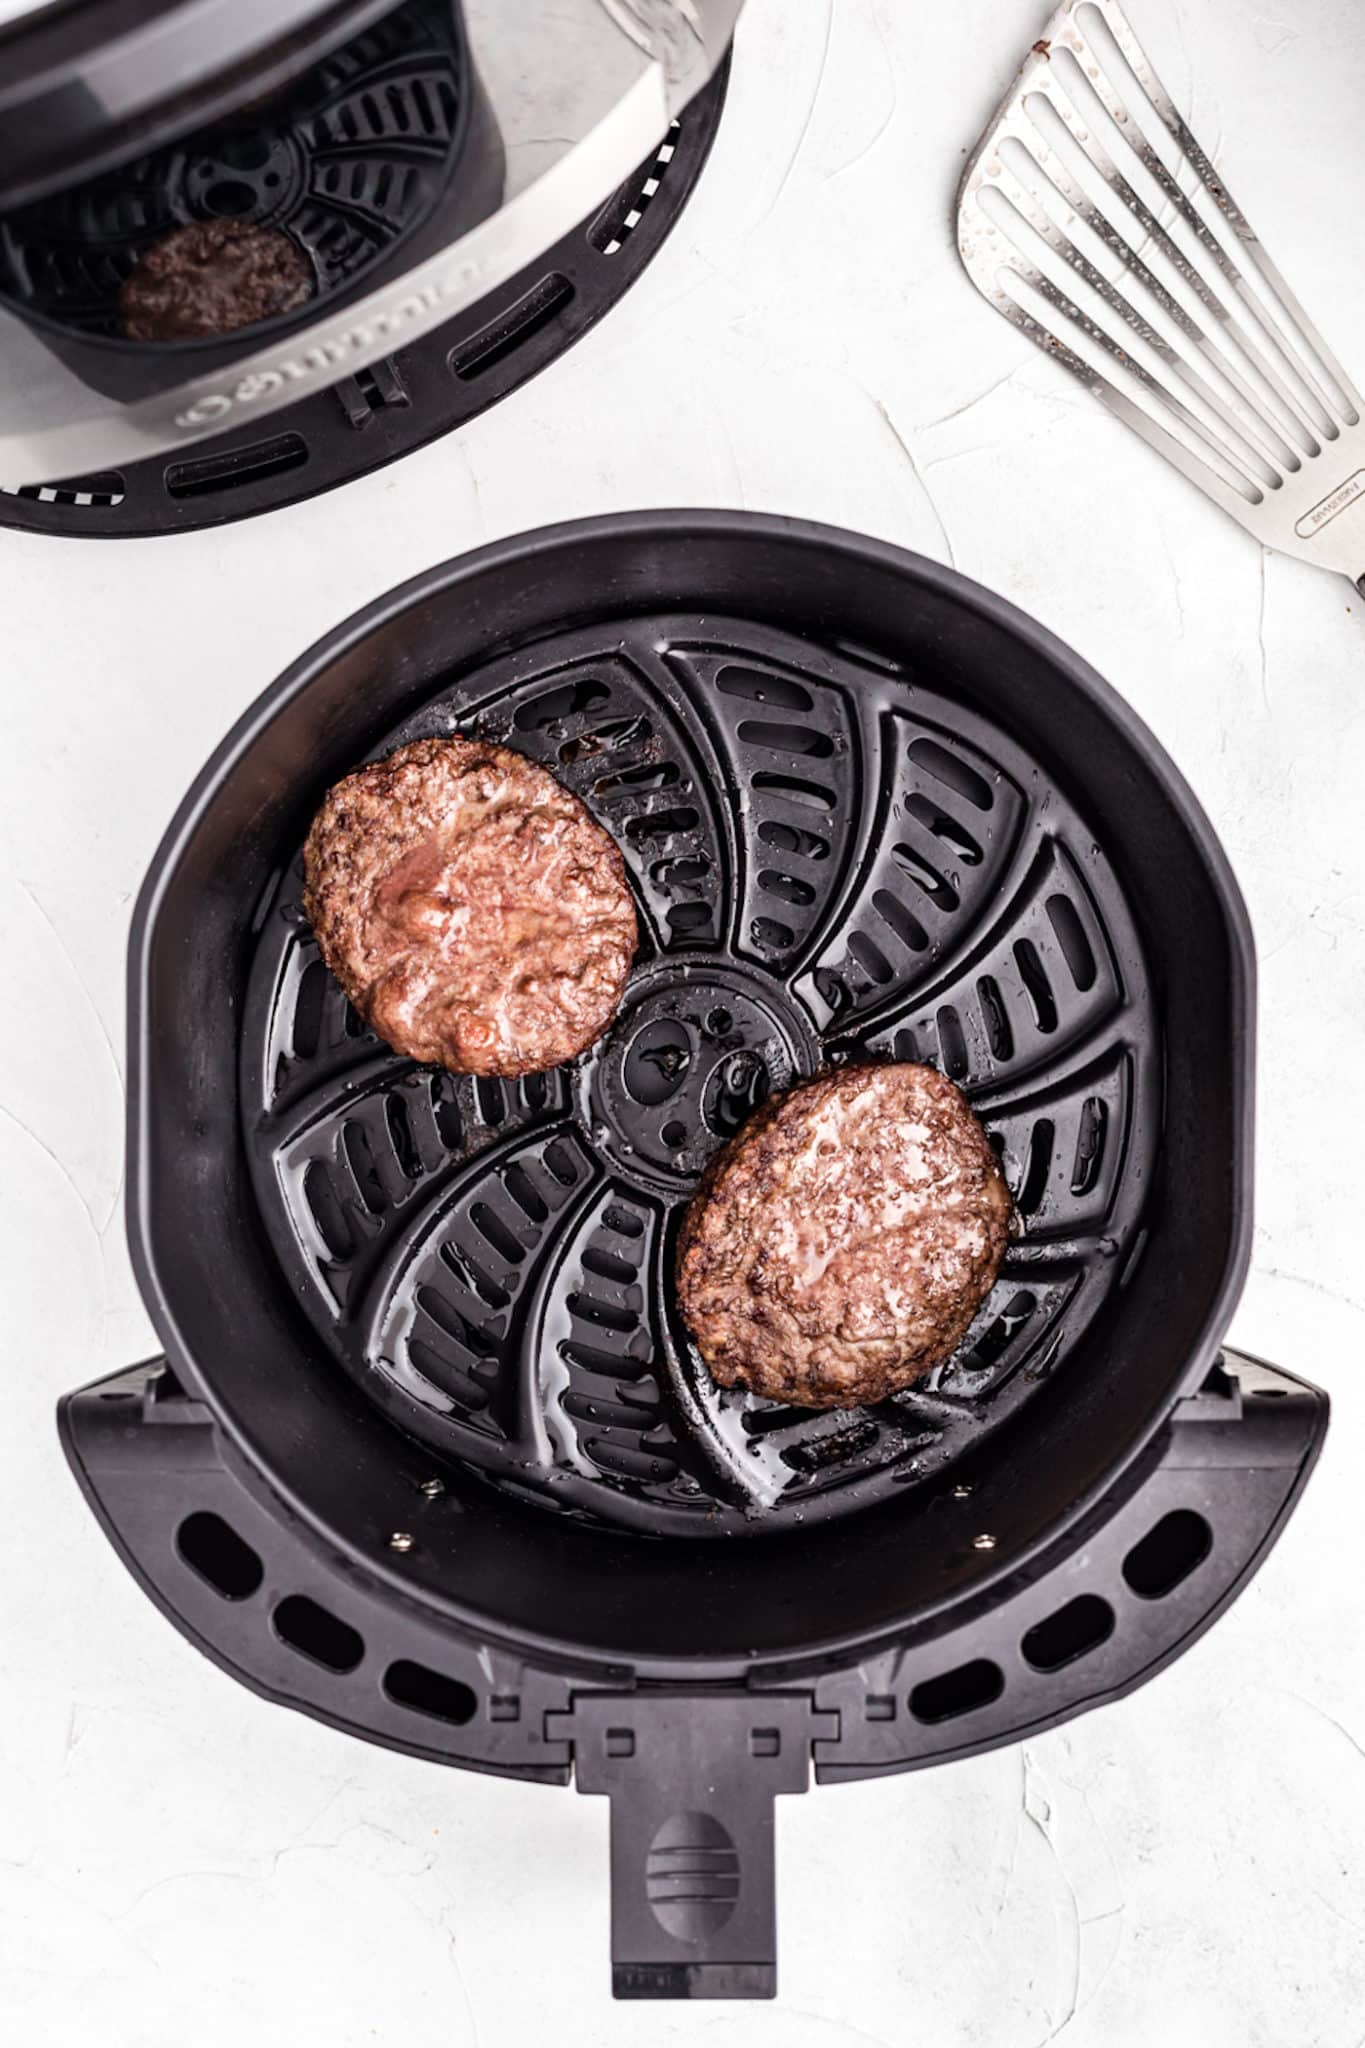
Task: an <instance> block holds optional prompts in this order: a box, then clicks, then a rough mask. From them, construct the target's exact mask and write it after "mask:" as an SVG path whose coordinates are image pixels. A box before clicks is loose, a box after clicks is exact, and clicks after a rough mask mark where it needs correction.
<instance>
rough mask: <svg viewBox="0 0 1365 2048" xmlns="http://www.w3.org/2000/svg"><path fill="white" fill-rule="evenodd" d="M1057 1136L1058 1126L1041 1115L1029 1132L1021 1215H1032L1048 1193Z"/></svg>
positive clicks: (1020, 1206)
mask: <svg viewBox="0 0 1365 2048" xmlns="http://www.w3.org/2000/svg"><path fill="white" fill-rule="evenodd" d="M1055 1137H1056V1128H1055V1126H1054V1124H1053V1122H1052V1119H1051V1117H1046V1116H1040V1117H1039V1119H1038V1121H1037V1123H1036V1124H1035V1125H1034V1126H1033V1129H1032V1131H1031V1132H1030V1133H1029V1146H1028V1163H1027V1165H1026V1166H1025V1168H1024V1180H1023V1185H1022V1186H1021V1187H1020V1189H1019V1211H1020V1214H1021V1215H1024V1216H1031V1215H1032V1214H1033V1212H1034V1210H1035V1209H1036V1208H1037V1207H1038V1205H1039V1203H1040V1202H1041V1201H1042V1199H1043V1196H1044V1195H1045V1194H1046V1193H1047V1184H1048V1179H1049V1176H1050V1175H1051V1172H1052V1145H1053V1140H1054V1139H1055Z"/></svg>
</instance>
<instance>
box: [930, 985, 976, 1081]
mask: <svg viewBox="0 0 1365 2048" xmlns="http://www.w3.org/2000/svg"><path fill="white" fill-rule="evenodd" d="M934 1022H935V1024H936V1026H937V1029H938V1046H939V1052H940V1053H941V1055H942V1058H943V1071H944V1073H945V1074H946V1075H947V1076H948V1078H949V1080H950V1081H962V1080H965V1079H966V1077H967V1074H968V1072H969V1071H970V1068H971V1060H970V1059H969V1057H968V1054H967V1038H966V1033H965V1032H964V1031H963V1029H962V1019H961V1018H960V1017H959V1016H958V1014H957V1011H956V1010H955V1009H954V1008H953V1006H952V1004H951V1003H945V1004H944V1006H943V1008H942V1009H941V1010H940V1011H939V1013H938V1016H937V1017H936V1018H935V1020H934Z"/></svg>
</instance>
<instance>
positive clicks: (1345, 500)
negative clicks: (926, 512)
mask: <svg viewBox="0 0 1365 2048" xmlns="http://www.w3.org/2000/svg"><path fill="white" fill-rule="evenodd" d="M957 241H958V249H959V252H960V253H961V256H962V260H963V263H964V264H965V265H966V268H967V271H968V274H969V275H970V277H971V279H972V282H973V283H974V284H975V285H976V286H977V288H978V289H979V290H980V291H981V292H983V293H984V294H985V296H986V297H987V298H988V299H989V300H990V302H991V304H992V305H993V306H994V307H995V308H996V310H997V311H998V312H1000V313H1002V314H1003V315H1004V316H1005V318H1006V319H1007V320H1010V321H1012V322H1013V324H1014V325H1015V326H1016V327H1018V328H1019V329H1020V330H1021V332H1022V333H1024V334H1026V335H1028V337H1029V339H1030V340H1031V341H1033V342H1034V343H1036V344H1037V346H1038V347H1039V348H1041V349H1043V350H1045V351H1046V352H1047V353H1048V354H1049V355H1052V356H1054V357H1055V358H1056V359H1057V361H1058V362H1060V363H1061V364H1062V365H1063V366H1064V367H1065V368H1066V369H1068V370H1070V372H1071V374H1072V375H1073V377H1076V378H1077V379H1078V380H1079V381H1080V382H1081V383H1082V384H1084V385H1085V386H1086V388H1087V389H1088V390H1089V391H1091V392H1093V393H1094V395H1095V397H1096V398H1098V399H1099V400H1100V402H1101V403H1102V404H1103V405H1105V406H1107V407H1108V409H1109V411H1110V412H1112V413H1113V414H1114V415H1115V417H1116V418H1118V419H1120V420H1122V421H1123V422H1124V423H1125V424H1126V425H1127V426H1130V427H1132V428H1133V429H1134V430H1135V431H1136V432H1137V433H1139V434H1141V436H1142V437H1143V439H1144V440H1145V441H1146V442H1148V443H1149V445H1150V446H1151V447H1153V448H1155V449H1156V450H1157V452H1158V453H1159V454H1161V455H1164V456H1165V457H1166V459H1167V460H1168V461H1169V462H1172V463H1174V464H1175V466H1176V468H1177V469H1179V470H1180V471H1181V472H1182V474H1183V475H1185V476H1186V477H1188V478H1189V480H1190V481H1191V483H1195V484H1198V485H1199V487H1200V489H1201V490H1203V491H1204V492H1206V493H1207V495H1208V496H1209V497H1211V498H1212V499H1213V500H1214V502H1215V504H1218V505H1221V506H1222V507H1223V509H1224V511H1226V512H1230V513H1231V514H1232V516H1233V518H1234V519H1237V520H1240V522H1241V524H1242V525H1243V526H1245V527H1246V528H1247V530H1248V532H1250V533H1252V534H1254V535H1255V536H1256V538H1257V539H1258V540H1260V541H1261V542H1262V543H1263V544H1264V545H1265V546H1267V547H1273V548H1278V549H1280V550H1281V551H1282V552H1283V553H1285V554H1291V555H1298V556H1301V557H1302V558H1303V559H1304V560H1305V561H1310V562H1316V563H1318V564H1319V565H1320V566H1321V567H1323V568H1328V569H1336V570H1338V571H1340V572H1341V573H1342V574H1343V575H1346V576H1349V577H1351V579H1352V580H1353V581H1355V582H1357V583H1360V581H1361V578H1362V572H1363V571H1365V426H1362V423H1361V401H1360V398H1359V397H1358V395H1357V394H1356V392H1355V390H1354V389H1353V387H1352V385H1351V383H1350V381H1349V379H1348V378H1347V376H1346V373H1345V371H1344V370H1343V369H1342V368H1341V366H1340V364H1339V363H1338V362H1337V361H1336V359H1335V357H1334V356H1333V355H1332V354H1331V353H1330V352H1329V350H1328V349H1327V347H1326V345H1325V343H1324V342H1323V340H1322V338H1321V336H1320V335H1319V334H1318V332H1317V330H1316V328H1314V327H1313V325H1312V323H1311V322H1310V321H1309V319H1308V318H1307V316H1306V314H1305V313H1304V311H1303V309H1302V308H1301V307H1300V305H1299V304H1298V301H1297V300H1296V299H1295V298H1294V297H1293V295H1292V294H1291V292H1290V291H1289V289H1288V287H1287V286H1286V284H1285V282H1284V279H1283V278H1282V277H1281V276H1280V273H1279V271H1278V270H1277V269H1276V268H1275V265H1274V264H1273V263H1272V262H1271V260H1270V258H1269V257H1268V256H1267V255H1266V253H1265V250H1264V248H1263V247H1262V246H1261V243H1260V242H1259V240H1258V239H1257V237H1256V235H1255V233H1254V231H1253V229H1252V227H1251V224H1250V222H1249V221H1248V220H1247V218H1246V215H1245V214H1244V213H1243V212H1242V211H1241V209H1240V208H1239V207H1238V205H1237V204H1236V202H1235V200H1234V199H1233V197H1232V194H1231V193H1230V192H1229V191H1228V189H1227V186H1226V185H1225V184H1224V183H1223V181H1222V179H1221V177H1220V176H1219V174H1218V173H1217V171H1215V169H1214V166H1213V164H1212V163H1211V161H1210V160H1209V158H1208V156H1206V154H1205V153H1204V151H1203V150H1202V149H1201V148H1200V146H1199V144H1198V143H1197V142H1196V140H1195V138H1194V136H1193V135H1192V134H1191V132H1190V129H1189V126H1188V124H1187V123H1186V121H1185V119H1184V117H1183V116H1182V115H1181V114H1180V113H1179V112H1178V110H1177V108H1176V106H1175V103H1174V102H1173V100H1172V99H1171V97H1170V94H1169V93H1168V92H1167V91H1166V88H1165V87H1164V86H1163V85H1162V83H1161V80H1160V79H1159V78H1158V76H1157V74H1156V72H1155V71H1154V70H1153V68H1152V66H1151V64H1150V63H1149V62H1148V60H1147V58H1146V56H1145V55H1144V53H1143V51H1142V49H1141V47H1140V45H1139V44H1138V41H1137V38H1136V37H1135V36H1134V34H1133V31H1132V29H1131V27H1130V26H1129V24H1128V22H1127V20H1126V19H1125V18H1124V15H1123V13H1122V11H1121V10H1120V8H1119V7H1118V6H1117V5H1116V4H1115V0H1064V4H1063V5H1062V6H1061V7H1059V8H1058V9H1057V11H1056V13H1055V14H1054V15H1053V16H1052V19H1051V20H1050V21H1049V23H1048V25H1047V27H1046V28H1045V30H1044V31H1043V34H1042V35H1041V36H1040V38H1039V39H1038V41H1037V42H1035V43H1034V45H1033V48H1032V50H1031V51H1030V53H1029V55H1028V57H1027V58H1026V59H1025V62H1024V67H1023V69H1022V71H1021V72H1020V74H1019V76H1018V78H1017V79H1016V81H1015V83H1014V85H1013V87H1012V88H1011V90H1010V91H1009V93H1008V94H1007V95H1006V97H1005V99H1004V100H1003V102H1002V103H1001V105H1000V107H999V108H998V109H997V111H996V113H995V115H994V117H993V119H992V121H991V123H990V126H989V127H988V128H987V130H986V133H985V135H984V136H983V137H982V139H981V141H980V143H979V144H978V146H977V148H976V150H975V152H974V153H973V155H972V157H971V159H970V161H969V163H968V165H967V168H966V171H965V173H964V175H963V180H962V185H961V188H960V190H959V193H958V214H957Z"/></svg>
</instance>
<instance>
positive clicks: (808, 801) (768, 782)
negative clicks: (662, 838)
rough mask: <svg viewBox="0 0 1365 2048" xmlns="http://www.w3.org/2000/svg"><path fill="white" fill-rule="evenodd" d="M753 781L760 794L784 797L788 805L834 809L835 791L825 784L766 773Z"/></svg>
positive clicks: (793, 776)
mask: <svg viewBox="0 0 1365 2048" xmlns="http://www.w3.org/2000/svg"><path fill="white" fill-rule="evenodd" d="M751 779H752V783H753V787H754V788H755V789H756V790H758V791H759V792H760V794H763V795H770V796H778V797H784V798H785V799H786V801H787V802H788V803H790V804H804V805H805V806H806V807H807V808H808V809H810V810H816V811H832V810H833V809H834V801H835V799H834V791H833V790H832V789H827V788H826V787H825V785H824V783H823V782H807V781H805V780H804V778H803V777H801V776H799V775H770V774H768V773H767V772H766V771H765V772H763V773H761V774H758V775H755V776H753V777H752V778H751ZM695 815H696V814H695V812H694V813H693V816H694V817H695Z"/></svg>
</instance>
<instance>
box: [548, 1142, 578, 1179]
mask: <svg viewBox="0 0 1365 2048" xmlns="http://www.w3.org/2000/svg"><path fill="white" fill-rule="evenodd" d="M545 1164H546V1165H547V1166H548V1167H549V1169H550V1172H551V1173H552V1174H553V1175H554V1177H555V1179H556V1180H557V1181H558V1182H559V1184H560V1186H561V1187H563V1188H571V1187H573V1186H574V1184H575V1182H576V1181H577V1179H578V1163H577V1161H576V1160H575V1158H574V1156H573V1153H572V1152H571V1151H570V1150H569V1148H568V1146H567V1145H563V1144H561V1143H560V1141H559V1139H558V1138H555V1139H552V1140H551V1142H550V1143H549V1144H548V1145H547V1146H546V1147H545Z"/></svg>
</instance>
